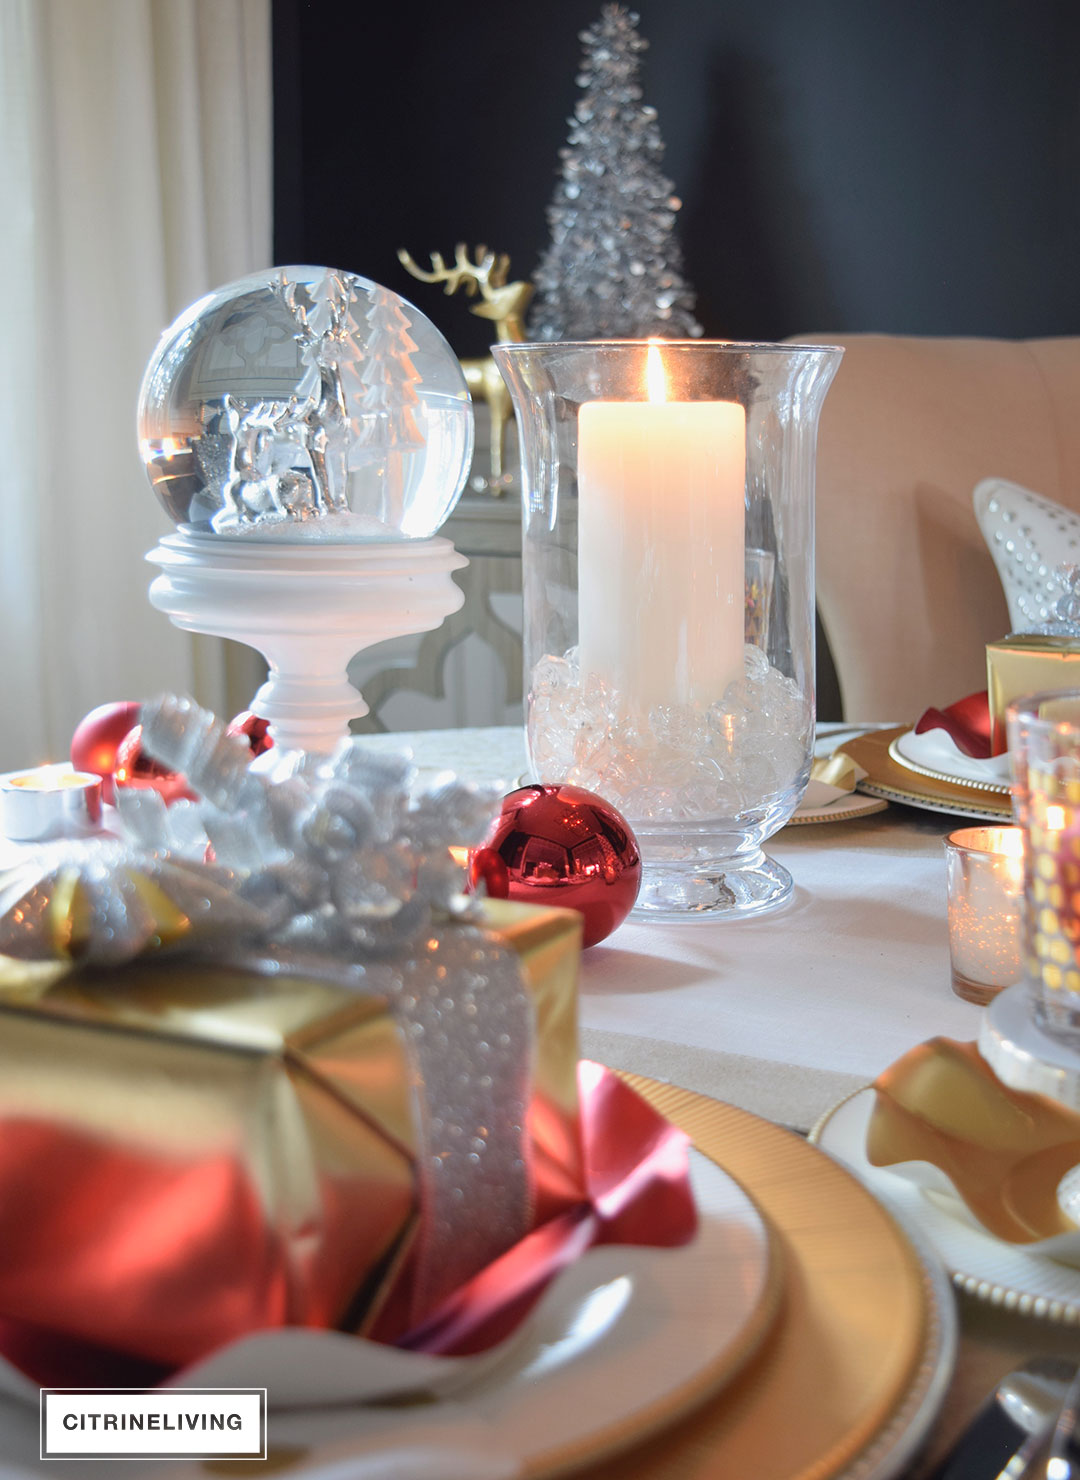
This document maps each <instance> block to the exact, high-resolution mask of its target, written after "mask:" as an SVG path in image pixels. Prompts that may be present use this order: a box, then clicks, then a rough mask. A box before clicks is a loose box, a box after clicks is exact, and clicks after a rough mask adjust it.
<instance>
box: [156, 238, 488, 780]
mask: <svg viewBox="0 0 1080 1480" xmlns="http://www.w3.org/2000/svg"><path fill="white" fill-rule="evenodd" d="M472 433H473V422H472V407H471V405H470V402H469V394H468V390H467V388H466V385H465V378H464V375H463V373H462V370H461V366H460V365H459V363H458V361H457V359H456V358H455V356H454V353H453V351H452V350H451V349H450V346H449V345H448V344H447V343H446V341H445V340H444V339H443V337H442V335H441V334H440V333H439V332H438V330H437V329H436V328H435V326H434V325H433V324H432V323H431V322H430V321H429V320H428V319H427V318H425V316H424V315H423V314H422V313H421V312H420V311H419V310H418V309H416V308H414V307H413V306H412V304H410V303H408V302H406V300H405V299H403V298H400V297H399V296H398V295H397V294H396V293H394V292H392V291H391V290H390V289H388V288H384V287H380V286H379V285H378V284H377V283H372V282H369V281H368V280H367V279H365V278H362V277H358V276H357V275H355V274H353V273H348V272H341V271H337V270H334V269H331V268H325V267H283V268H273V269H268V270H267V271H266V272H263V273H258V274H254V275H252V276H250V277H247V278H243V279H241V280H240V281H238V282H234V283H230V284H228V285H226V286H225V287H223V288H219V289H218V290H217V291H215V292H213V293H210V294H208V295H206V296H205V297H204V298H201V299H200V300H199V301H198V302H197V303H195V304H193V305H192V306H191V307H190V308H188V309H187V310H186V311H185V312H184V313H182V314H181V315H180V317H179V318H178V319H177V320H176V321H175V322H174V323H173V324H171V325H170V327H169V328H168V329H166V330H165V332H164V334H163V335H162V337H161V340H160V341H159V343H158V346H157V349H156V350H155V351H154V354H153V356H152V357H151V360H150V363H149V365H148V367H147V370H146V374H145V376H144V378H143V384H142V389H141V391H140V395H139V451H140V454H141V456H142V460H143V464H144V466H145V468H146V472H147V476H148V478H149V480H150V483H151V486H152V487H153V489H154V491H155V493H156V494H157V496H158V498H159V499H160V501H161V503H162V504H163V506H164V508H165V509H166V511H167V512H168V514H169V515H170V517H171V518H172V519H173V520H174V522H175V523H176V525H177V529H176V532H175V533H174V534H171V535H168V536H167V537H166V538H164V539H163V540H162V541H161V542H160V543H159V544H158V546H157V547H156V548H155V549H154V550H152V551H151V552H150V553H149V555H148V556H147V559H148V560H149V561H151V563H152V564H154V565H157V566H159V567H160V569H161V574H160V575H159V576H158V577H157V578H156V579H155V580H154V582H153V584H152V585H151V588H150V600H151V602H152V604H153V605H154V606H156V607H157V608H158V609H159V610H161V611H164V612H166V613H167V614H168V616H169V617H170V618H171V619H172V621H173V622H174V623H176V625H178V626H180V627H183V628H186V629H188V630H190V631H195V632H209V633H213V634H216V635H218V636H222V637H230V638H234V639H236V640H237V641H240V642H246V643H248V644H249V645H251V646H253V647H256V648H258V649H259V651H260V652H262V653H263V655H264V656H265V657H266V659H267V662H268V663H269V666H270V676H269V679H268V681H267V683H266V684H264V685H263V687H262V688H261V689H260V690H259V692H258V694H257V695H256V697H255V699H254V700H253V703H252V708H253V709H254V710H255V711H256V712H257V713H258V714H259V715H261V716H263V717H264V718H266V719H268V720H269V721H270V730H271V735H272V737H273V739H274V742H275V748H276V749H277V751H278V756H279V757H280V756H281V754H282V751H283V750H284V751H293V750H302V751H317V752H323V751H326V750H329V749H332V748H333V745H334V744H335V743H336V741H337V740H338V739H339V738H340V737H341V735H342V734H344V733H345V730H346V728H347V724H348V721H349V719H350V718H352V717H354V716H358V715H362V714H364V713H366V705H365V704H364V701H363V699H362V698H361V696H360V695H359V693H358V692H357V691H356V690H355V689H354V688H353V687H352V685H351V684H350V683H349V682H348V679H347V677H346V672H345V670H346V667H347V665H348V662H349V660H350V658H351V657H352V656H353V654H354V653H355V652H357V651H358V650H359V649H360V648H363V647H367V646H369V645H370V644H372V643H375V642H381V641H383V640H384V639H386V638H390V637H397V636H402V635H404V634H406V633H412V632H424V631H428V630H430V629H432V628H434V627H437V626H438V625H439V623H440V622H441V621H442V620H443V618H444V617H446V616H448V615H449V614H450V613H451V612H454V611H456V610H457V609H458V608H459V607H460V606H461V604H462V602H463V600H464V597H463V595H462V592H461V591H460V589H459V588H458V587H457V586H456V585H455V584H454V583H453V581H452V579H451V572H452V571H453V570H456V569H459V568H460V567H461V566H463V565H464V564H465V563H466V562H465V560H464V558H463V557H462V556H460V555H458V554H457V552H456V551H455V550H454V547H453V545H452V544H451V543H450V541H449V540H446V539H443V538H440V537H439V536H437V535H436V533H435V531H436V530H437V529H438V527H439V526H440V524H442V522H443V520H444V519H446V517H447V515H448V514H449V513H450V512H451V510H452V509H453V507H454V504H455V503H456V501H457V499H458V496H459V494H460V492H461V489H462V486H463V484H464V481H465V477H466V474H467V472H468V468H469V463H470V459H471V455H472Z"/></svg>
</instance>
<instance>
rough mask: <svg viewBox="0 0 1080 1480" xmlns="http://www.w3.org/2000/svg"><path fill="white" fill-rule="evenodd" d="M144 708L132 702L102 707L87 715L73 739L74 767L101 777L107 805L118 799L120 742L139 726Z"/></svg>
mask: <svg viewBox="0 0 1080 1480" xmlns="http://www.w3.org/2000/svg"><path fill="white" fill-rule="evenodd" d="M140 708H141V706H140V705H138V704H135V703H131V702H128V701H123V702H120V703H117V704H99V705H98V707H97V708H96V709H91V711H90V713H89V714H87V715H84V716H83V718H82V719H81V720H80V721H79V723H78V724H77V725H76V726H75V733H74V735H72V737H71V764H72V765H73V766H74V767H75V769H76V771H89V772H90V774H91V775H92V776H100V777H101V781H102V786H101V794H102V796H103V797H104V798H105V800H106V801H107V802H112V801H114V800H115V793H114V791H113V782H112V778H113V772H114V771H115V770H116V752H117V750H118V749H119V748H120V742H121V741H122V740H123V739H124V737H125V736H126V735H128V734H130V733H131V730H132V728H133V727H134V726H135V725H137V724H138V723H139V710H140Z"/></svg>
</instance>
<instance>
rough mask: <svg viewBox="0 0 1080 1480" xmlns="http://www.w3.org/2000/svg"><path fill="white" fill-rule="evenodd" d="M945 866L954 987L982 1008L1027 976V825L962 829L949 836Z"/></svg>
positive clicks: (950, 954) (946, 845) (969, 1000)
mask: <svg viewBox="0 0 1080 1480" xmlns="http://www.w3.org/2000/svg"><path fill="white" fill-rule="evenodd" d="M945 865H946V877H947V889H948V900H949V958H950V960H951V963H952V988H953V991H954V992H955V993H956V995H957V996H958V997H963V998H964V1000H965V1001H966V1002H974V1003H977V1004H978V1005H979V1006H980V1007H983V1006H985V1005H986V1003H987V1002H989V1001H991V999H992V998H994V997H996V996H997V994H998V993H999V992H1000V991H1001V990H1002V988H1004V987H1011V986H1012V985H1013V984H1014V983H1015V982H1018V981H1020V979H1021V978H1022V976H1023V959H1022V953H1021V933H1020V915H1021V907H1022V904H1023V898H1024V831H1023V828H1020V827H962V828H959V829H958V830H957V831H956V832H952V833H950V834H949V836H948V837H947V838H946V839H945Z"/></svg>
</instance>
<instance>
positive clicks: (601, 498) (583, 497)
mask: <svg viewBox="0 0 1080 1480" xmlns="http://www.w3.org/2000/svg"><path fill="white" fill-rule="evenodd" d="M648 358H649V361H650V365H649V385H648V392H649V400H648V401H589V402H587V403H586V404H585V405H583V406H582V407H581V408H580V410H579V412H578V641H579V647H580V655H581V673H582V677H583V678H587V677H588V675H589V674H595V675H597V676H598V677H599V678H602V679H603V680H604V681H605V682H606V683H608V684H610V685H612V686H613V687H614V688H615V689H617V690H618V691H619V692H620V694H622V695H624V696H627V697H632V698H633V699H635V700H636V701H637V702H638V703H640V704H641V705H643V706H644V707H646V708H649V707H651V706H652V705H654V704H691V703H696V704H710V703H712V702H713V701H714V700H716V699H719V698H721V697H722V695H723V693H724V690H725V689H726V688H727V686H728V684H729V683H731V682H732V680H733V679H737V678H739V677H740V676H741V674H742V671H743V630H744V620H745V617H744V613H745V584H744V580H745V577H744V567H745V555H744V538H745V537H744V525H745V483H746V413H745V411H744V410H743V408H742V407H741V406H739V405H737V404H735V403H732V402H728V401H678V400H667V399H665V397H666V384H665V376H664V371H663V364H662V361H661V358H660V351H659V350H658V348H657V347H656V346H655V345H653V346H651V347H650V350H649V356H648Z"/></svg>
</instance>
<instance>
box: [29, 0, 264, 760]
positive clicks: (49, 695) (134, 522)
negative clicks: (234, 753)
mask: <svg viewBox="0 0 1080 1480" xmlns="http://www.w3.org/2000/svg"><path fill="white" fill-rule="evenodd" d="M269 10H270V6H269V0H0V295H2V299H3V304H4V307H3V309H2V310H0V770H7V769H10V768H11V767H14V766H19V765H25V764H32V763H36V762H38V761H41V760H45V759H60V758H63V757H64V756H66V754H67V750H68V746H69V743H70V737H71V731H72V729H73V727H74V725H75V723H76V722H77V721H78V719H79V718H80V716H81V715H82V714H84V713H85V712H86V711H87V710H88V709H91V708H93V706H94V705H96V704H100V703H104V702H105V701H107V700H112V699H139V698H144V697H147V696H149V695H151V694H154V693H157V692H159V691H160V690H162V689H165V688H168V689H177V690H181V691H185V692H189V693H194V694H195V695H196V697H197V698H199V699H200V701H201V702H203V703H207V704H209V705H211V706H212V707H213V708H215V709H216V710H218V712H220V713H224V714H228V713H230V712H232V709H233V708H235V707H238V706H239V705H241V704H242V703H243V701H244V700H245V699H246V698H247V697H248V696H249V695H250V694H251V692H252V688H253V686H254V683H255V681H256V675H257V663H256V661H255V659H254V655H253V654H250V651H249V650H248V649H243V648H235V647H227V645H225V644H223V643H221V642H219V641H217V640H216V639H212V638H193V637H191V636H189V635H187V634H184V633H181V632H179V631H177V630H175V629H174V628H173V627H172V626H171V625H170V623H169V621H168V619H167V618H166V617H164V616H162V615H161V614H160V613H158V612H155V611H154V610H153V609H152V608H151V607H150V605H149V603H148V601H147V596H146V591H147V586H148V584H149V581H150V579H151V578H152V576H153V574H154V572H153V570H152V569H151V567H150V566H148V565H147V564H146V563H145V562H144V560H143V556H144V554H145V552H146V551H147V550H148V549H150V548H151V546H152V545H154V544H155V543H156V542H157V540H158V538H159V537H160V536H161V535H162V534H163V533H166V532H167V531H168V530H169V528H171V525H170V524H169V521H168V519H167V517H166V515H165V514H164V512H163V511H162V510H161V508H160V507H159V505H158V503H157V500H156V498H155V496H154V494H153V493H152V491H151V489H150V485H149V483H148V482H147V480H146V477H145V475H144V474H143V471H142V467H141V465H140V463H139V460H138V456H137V451H136V437H135V402H136V397H137V393H138V388H139V383H140V380H141V377H142V372H143V369H144V367H145V365H146V362H147V360H148V358H149V356H150V353H151V351H152V349H153V347H154V344H155V342H156V340H157V338H158V335H159V334H160V332H161V330H162V329H163V328H164V327H165V325H166V324H168V323H169V322H170V321H171V319H173V318H174V317H175V315H176V314H177V313H178V312H179V311H180V310H181V309H182V308H184V307H185V306H186V305H187V304H188V303H190V302H192V301H193V300H194V299H196V298H197V297H199V296H200V295H201V294H202V293H204V292H205V291H206V290H207V289H208V288H211V287H215V286H217V285H219V284H221V283H225V282H228V281H229V280H230V279H232V278H235V277H240V276H242V275H243V274H245V273H248V272H253V271H256V270H257V269H259V268H261V267H265V266H267V265H268V264H269V263H270V261H271V221H270V182H271V142H270V141H271V122H270V119H271V113H270V109H271V84H270V13H269Z"/></svg>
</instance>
